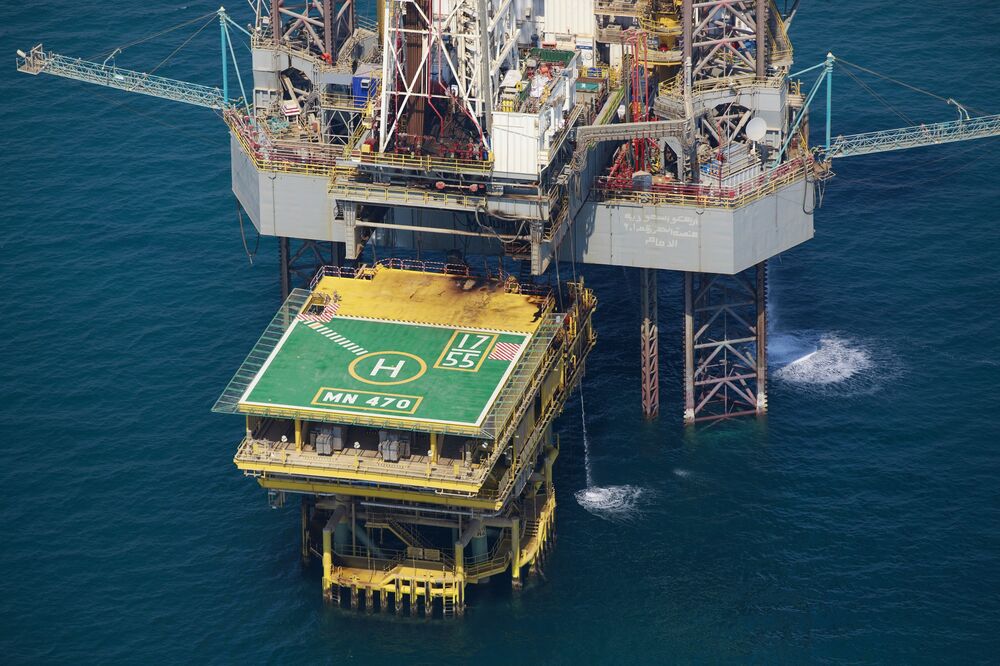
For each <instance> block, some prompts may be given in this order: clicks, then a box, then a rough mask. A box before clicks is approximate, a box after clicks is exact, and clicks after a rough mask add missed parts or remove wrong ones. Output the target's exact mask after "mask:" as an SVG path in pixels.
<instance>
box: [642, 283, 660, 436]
mask: <svg viewBox="0 0 1000 666" xmlns="http://www.w3.org/2000/svg"><path fill="white" fill-rule="evenodd" d="M639 275H640V281H641V286H640V290H641V291H642V329H641V344H642V350H641V359H642V414H643V416H645V417H646V418H647V419H652V418H655V417H656V416H657V415H658V414H659V413H660V372H659V353H658V352H659V350H658V347H659V335H658V333H657V324H656V320H657V316H656V272H655V271H654V270H651V269H649V268H643V269H640V271H639Z"/></svg>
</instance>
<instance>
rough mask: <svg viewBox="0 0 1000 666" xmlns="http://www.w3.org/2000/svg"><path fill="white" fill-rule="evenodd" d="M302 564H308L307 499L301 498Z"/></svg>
mask: <svg viewBox="0 0 1000 666" xmlns="http://www.w3.org/2000/svg"><path fill="white" fill-rule="evenodd" d="M301 513H302V563H303V564H309V498H308V497H305V496H303V497H302V511H301Z"/></svg>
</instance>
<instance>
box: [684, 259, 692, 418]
mask: <svg viewBox="0 0 1000 666" xmlns="http://www.w3.org/2000/svg"><path fill="white" fill-rule="evenodd" d="M692 423H694V274H693V273H689V272H685V273H684V424H685V425H690V424H692Z"/></svg>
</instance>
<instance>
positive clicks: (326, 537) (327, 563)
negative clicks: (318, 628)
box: [323, 525, 333, 603]
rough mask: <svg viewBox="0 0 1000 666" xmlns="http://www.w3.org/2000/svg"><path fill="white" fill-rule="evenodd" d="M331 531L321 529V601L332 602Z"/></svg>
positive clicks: (327, 527)
mask: <svg viewBox="0 0 1000 666" xmlns="http://www.w3.org/2000/svg"><path fill="white" fill-rule="evenodd" d="M332 541H333V530H332V529H330V525H327V526H326V527H325V528H323V599H324V600H325V601H326V602H327V603H330V602H332V601H333V543H332Z"/></svg>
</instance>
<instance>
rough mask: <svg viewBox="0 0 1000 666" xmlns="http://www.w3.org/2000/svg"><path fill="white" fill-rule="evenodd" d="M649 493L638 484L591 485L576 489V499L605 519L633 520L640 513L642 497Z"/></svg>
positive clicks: (591, 511) (581, 504) (585, 507)
mask: <svg viewBox="0 0 1000 666" xmlns="http://www.w3.org/2000/svg"><path fill="white" fill-rule="evenodd" d="M646 495H648V491H646V489H645V488H639V487H638V486H629V485H625V486H591V487H589V488H584V489H582V490H578V491H576V495H575V497H576V501H577V503H578V504H579V505H580V506H582V507H583V508H584V509H586V510H587V511H589V512H590V513H592V514H594V515H595V516H598V517H599V518H604V519H605V520H632V519H634V518H635V517H636V516H637V515H638V514H639V504H640V499H642V498H644V497H645V496H646Z"/></svg>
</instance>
